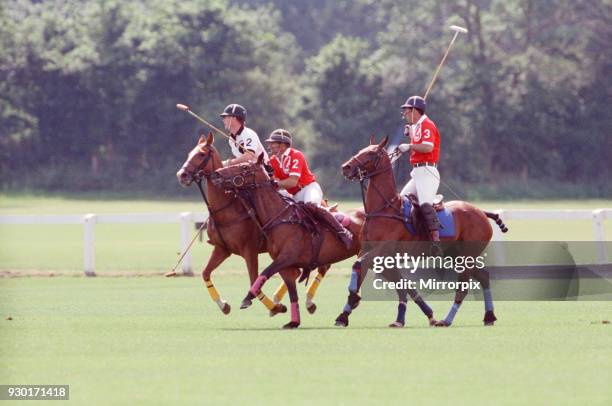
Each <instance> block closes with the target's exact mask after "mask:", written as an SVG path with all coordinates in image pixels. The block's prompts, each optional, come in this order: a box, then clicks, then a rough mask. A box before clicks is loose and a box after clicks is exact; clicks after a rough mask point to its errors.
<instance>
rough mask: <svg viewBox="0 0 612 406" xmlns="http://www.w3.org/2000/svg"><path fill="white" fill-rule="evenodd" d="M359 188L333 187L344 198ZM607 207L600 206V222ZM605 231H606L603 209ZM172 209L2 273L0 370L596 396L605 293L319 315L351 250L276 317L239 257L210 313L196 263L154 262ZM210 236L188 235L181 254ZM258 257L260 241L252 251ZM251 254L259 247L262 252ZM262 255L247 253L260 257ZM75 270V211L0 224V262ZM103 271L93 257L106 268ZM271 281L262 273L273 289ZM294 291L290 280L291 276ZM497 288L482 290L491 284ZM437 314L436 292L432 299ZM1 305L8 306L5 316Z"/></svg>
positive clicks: (353, 396) (198, 384)
mask: <svg viewBox="0 0 612 406" xmlns="http://www.w3.org/2000/svg"><path fill="white" fill-rule="evenodd" d="M357 205H358V203H357V202H342V206H343V207H354V206H357ZM478 205H479V206H481V207H483V208H490V209H495V208H590V209H593V208H600V207H612V202H610V201H602V200H600V201H580V202H576V201H553V202H514V203H510V204H501V203H497V202H478ZM200 210H202V206H201V204H200V203H197V202H181V201H176V202H161V201H160V202H145V201H133V200H124V201H98V200H88V199H62V198H35V197H29V196H17V197H15V196H0V214H83V213H90V212H93V213H129V212H181V211H200ZM608 223H610V222H608ZM509 226H510V228H511V232H510V234H509V235H508V239H512V240H527V241H532V240H564V239H566V240H590V239H591V238H592V237H591V235H592V230H591V224H590V222H588V221H587V222H564V223H555V222H512V223H510V224H509ZM606 233H607V234H606V235H607V237H608V239H610V237H612V228H611V226H610V224H607V229H606ZM178 242H179V227H178V225H176V226H175V225H150V226H114V225H97V226H96V265H97V271H98V274H99V275H105V274H107V273H108V272H110V271H125V270H127V271H138V272H139V273H140V274H142V275H146V274H149V275H151V277H124V278H84V277H69V276H59V277H58V276H55V277H20V278H0V315H1V316H2V319H0V323H2V327H1V329H0V384H69V385H70V389H71V400H70V403H71V404H87V405H93V404H101V405H107V404H113V405H119V404H130V405H131V404H143V405H152V404H170V403H172V404H202V403H206V404H208V403H210V404H219V403H222V404H227V403H231V404H244V403H249V404H267V405H274V404H293V403H297V404H313V403H315V402H316V403H319V404H366V403H377V404H408V403H418V404H449V403H453V404H467V403H470V404H529V405H531V404H547V405H548V404H606V405H607V404H610V400H611V399H612V387H611V386H610V385H609V382H610V381H611V380H612V367H610V359H611V358H612V345H611V343H612V340H611V338H612V330H611V329H612V327H611V326H612V325H610V324H602V321H603V320H612V302H610V301H590V302H589V301H584V302H580V301H579V302H503V301H499V302H496V314H497V316H498V318H499V320H498V322H497V323H496V326H495V327H492V328H485V327H483V326H482V322H481V320H482V317H483V304H482V303H481V302H474V301H468V302H466V303H465V304H464V306H463V307H462V309H461V310H460V312H459V313H458V315H457V317H456V319H455V324H454V325H453V327H451V328H450V329H433V328H429V327H427V323H426V320H425V319H424V317H423V316H422V315H420V313H419V311H418V310H417V308H416V307H415V306H414V305H413V304H410V305H409V307H408V316H407V328H405V329H402V330H392V329H389V328H387V327H386V326H387V324H388V323H389V322H390V321H392V320H393V318H394V316H395V308H396V303H394V302H365V301H364V302H363V303H362V304H361V306H360V307H359V308H358V309H357V310H356V311H355V313H354V314H353V316H352V317H351V325H350V327H349V328H348V329H339V328H335V327H333V320H334V319H335V317H336V316H337V314H338V313H339V311H340V310H341V309H342V306H343V305H344V303H345V300H346V286H347V281H348V279H347V278H348V277H347V272H346V271H347V270H348V268H349V266H350V262H349V261H347V262H346V263H344V264H340V265H339V266H335V267H334V268H332V269H333V270H332V272H331V273H330V274H329V276H328V277H326V278H325V280H324V281H323V283H322V284H321V287H320V288H319V291H318V294H317V298H316V302H317V305H318V311H317V313H316V314H315V315H312V316H311V315H308V314H307V313H306V312H305V311H304V309H303V306H302V326H301V327H300V329H298V330H296V331H282V330H280V329H279V327H280V326H281V325H282V324H284V323H286V322H287V321H288V316H287V315H280V316H277V317H276V318H272V319H271V318H269V317H268V316H267V312H266V311H265V309H264V307H263V306H262V305H261V304H259V303H255V304H254V305H253V307H252V308H250V309H248V310H239V309H238V305H239V302H240V300H241V299H242V297H243V296H244V294H245V293H246V290H247V288H248V282H247V278H246V277H245V275H243V274H242V272H243V269H244V266H243V265H242V264H243V262H242V260H240V259H230V260H228V261H227V262H226V263H225V264H224V265H223V267H222V268H223V269H220V270H218V271H217V272H216V273H215V274H214V279H215V282H216V285H217V287H218V289H219V291H220V292H221V294H222V296H223V297H224V298H225V299H227V300H228V301H229V302H230V303H231V304H232V306H233V309H232V313H231V314H230V315H228V316H224V315H222V314H221V312H220V311H219V309H218V308H217V306H216V304H215V303H213V302H212V301H211V300H210V298H209V297H208V294H207V293H206V290H205V289H204V288H203V286H202V283H201V281H200V279H199V278H174V279H166V278H162V277H159V276H155V275H154V274H155V273H156V272H164V271H166V270H168V269H169V268H171V267H172V266H173V265H174V263H175V262H176V259H177V253H176V251H177V249H178ZM208 252H209V249H208V246H207V245H206V244H202V245H198V246H197V247H196V248H195V249H194V263H195V264H201V263H202V262H203V261H205V259H206V257H207V254H208ZM261 259H262V260H264V256H261ZM264 263H265V262H264ZM260 268H261V267H260ZM7 270H11V271H15V270H17V271H20V270H21V271H33V270H34V271H37V270H42V271H51V270H53V271H59V273H61V274H67V275H75V276H80V275H82V227H81V226H46V227H40V226H39V227H36V226H6V225H2V226H0V271H7ZM105 272H106V273H105ZM274 287H276V281H270V282H269V284H268V285H266V291H267V292H268V293H271V291H272V289H273V288H274ZM299 292H300V296H301V299H302V300H303V299H304V297H305V292H304V289H303V286H300V288H299ZM493 294H494V298H495V292H493ZM431 305H432V307H433V308H434V311H435V312H436V316H438V317H443V316H444V315H446V312H447V311H448V309H449V306H450V303H448V302H443V301H437V302H432V303H431ZM9 317H10V318H11V320H8V318H9Z"/></svg>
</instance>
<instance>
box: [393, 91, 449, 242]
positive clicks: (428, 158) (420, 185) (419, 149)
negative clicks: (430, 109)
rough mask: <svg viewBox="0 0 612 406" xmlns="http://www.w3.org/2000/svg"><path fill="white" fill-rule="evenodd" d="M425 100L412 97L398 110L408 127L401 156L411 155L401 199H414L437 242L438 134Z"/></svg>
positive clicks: (438, 224)
mask: <svg viewBox="0 0 612 406" xmlns="http://www.w3.org/2000/svg"><path fill="white" fill-rule="evenodd" d="M425 108H426V103H425V99H423V98H422V97H420V96H411V97H409V98H408V100H406V103H404V104H403V105H402V106H401V109H402V117H404V119H405V120H406V122H407V123H408V124H407V125H406V131H405V132H404V133H405V135H406V136H407V137H409V138H410V143H409V144H401V145H399V146H398V148H399V150H400V151H401V152H407V151H410V164H411V165H412V167H413V169H412V171H411V172H410V177H411V179H410V181H409V182H408V183H407V184H406V185H405V186H404V187H403V189H402V191H401V192H400V194H401V195H406V196H407V195H414V196H416V197H417V198H418V200H419V205H420V207H421V210H422V211H423V214H424V217H425V219H426V221H427V226H428V228H429V231H430V233H431V239H432V240H433V241H440V234H439V231H438V230H439V228H440V223H439V220H438V216H437V214H436V211H435V209H434V208H433V201H434V197H435V196H436V193H437V192H438V187H439V186H440V173H439V172H438V161H439V159H440V134H439V133H438V129H437V128H436V125H435V124H434V122H433V121H432V120H431V119H430V118H429V117H427V115H425Z"/></svg>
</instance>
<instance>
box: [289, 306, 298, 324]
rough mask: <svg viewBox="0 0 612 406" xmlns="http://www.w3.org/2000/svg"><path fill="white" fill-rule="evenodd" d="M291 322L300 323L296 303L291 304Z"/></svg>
mask: <svg viewBox="0 0 612 406" xmlns="http://www.w3.org/2000/svg"><path fill="white" fill-rule="evenodd" d="M291 321H292V322H294V323H298V324H299V323H300V304H299V303H298V302H291Z"/></svg>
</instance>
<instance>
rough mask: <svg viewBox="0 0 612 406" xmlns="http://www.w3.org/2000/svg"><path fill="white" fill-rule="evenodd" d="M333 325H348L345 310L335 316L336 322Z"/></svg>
mask: <svg viewBox="0 0 612 406" xmlns="http://www.w3.org/2000/svg"><path fill="white" fill-rule="evenodd" d="M334 325H335V326H337V327H348V325H349V319H348V313H347V312H342V313H340V316H338V317H337V318H336V323H335V324H334Z"/></svg>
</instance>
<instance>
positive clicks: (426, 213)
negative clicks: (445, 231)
mask: <svg viewBox="0 0 612 406" xmlns="http://www.w3.org/2000/svg"><path fill="white" fill-rule="evenodd" d="M421 210H422V213H423V217H424V218H425V222H426V223H427V229H428V230H429V234H430V235H429V237H430V238H431V241H433V244H432V246H431V254H432V255H434V256H439V255H442V247H441V246H440V232H439V231H438V230H439V229H440V220H439V219H438V214H437V213H436V209H434V208H433V206H432V205H431V204H429V203H423V204H422V205H421Z"/></svg>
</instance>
